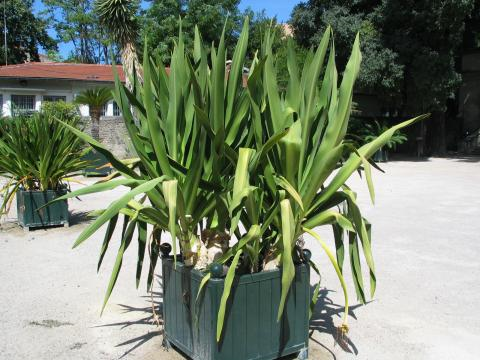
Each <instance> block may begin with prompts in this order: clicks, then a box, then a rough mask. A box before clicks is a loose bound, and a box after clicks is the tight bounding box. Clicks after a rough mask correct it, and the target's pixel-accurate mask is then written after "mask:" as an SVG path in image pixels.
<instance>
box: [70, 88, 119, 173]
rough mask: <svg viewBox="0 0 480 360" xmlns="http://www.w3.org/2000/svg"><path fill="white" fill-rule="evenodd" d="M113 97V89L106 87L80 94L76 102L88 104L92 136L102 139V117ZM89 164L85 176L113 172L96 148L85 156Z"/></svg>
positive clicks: (98, 139) (87, 90)
mask: <svg viewBox="0 0 480 360" xmlns="http://www.w3.org/2000/svg"><path fill="white" fill-rule="evenodd" d="M111 99H112V90H111V89H109V88H106V87H96V88H92V89H86V90H84V91H82V92H81V93H80V94H78V95H77V96H76V98H75V102H76V103H77V104H81V105H88V111H89V113H90V120H91V134H92V137H93V138H94V139H95V140H97V141H100V117H101V115H102V110H103V108H104V106H105V105H106V104H107V103H108V102H109V101H110V100H111ZM84 159H85V160H86V161H87V162H88V164H89V165H88V166H87V167H85V169H84V175H85V176H107V175H108V174H110V172H111V167H110V166H109V165H108V161H107V159H106V158H105V157H104V156H103V155H102V154H100V153H98V152H96V151H95V150H91V151H89V152H87V153H86V154H85V158H84Z"/></svg>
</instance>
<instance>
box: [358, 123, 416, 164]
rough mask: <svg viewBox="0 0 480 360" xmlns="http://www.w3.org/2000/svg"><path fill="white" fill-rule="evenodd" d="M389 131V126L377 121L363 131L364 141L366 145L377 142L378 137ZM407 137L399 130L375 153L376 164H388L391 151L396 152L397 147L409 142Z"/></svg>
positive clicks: (366, 126) (367, 125)
mask: <svg viewBox="0 0 480 360" xmlns="http://www.w3.org/2000/svg"><path fill="white" fill-rule="evenodd" d="M386 130H388V126H387V125H386V124H385V123H380V122H378V121H377V120H375V121H374V122H373V123H370V124H366V125H365V127H364V128H363V131H362V139H363V142H364V143H368V142H371V141H373V140H375V139H376V138H377V137H378V136H380V135H381V134H383V133H384V132H385V131H386ZM407 140H408V139H407V136H406V135H405V134H404V133H403V132H402V131H400V130H397V131H396V132H395V133H393V135H392V136H391V137H390V139H389V140H388V141H387V142H386V143H385V145H384V146H382V147H381V148H380V149H378V150H377V152H375V154H374V155H373V160H374V161H376V162H387V161H388V152H389V150H395V149H396V148H397V145H400V144H403V143H404V142H405V141H407Z"/></svg>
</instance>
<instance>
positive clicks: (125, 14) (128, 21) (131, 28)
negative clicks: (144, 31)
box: [94, 0, 139, 44]
mask: <svg viewBox="0 0 480 360" xmlns="http://www.w3.org/2000/svg"><path fill="white" fill-rule="evenodd" d="M94 6H95V13H96V14H97V15H98V17H99V21H100V24H101V25H102V26H104V27H105V29H106V30H107V31H108V33H109V35H110V36H111V37H112V38H113V40H114V41H115V42H116V43H119V44H124V43H127V42H132V43H133V42H135V39H136V37H137V35H138V19H137V12H138V8H139V1H138V0H95V4H94Z"/></svg>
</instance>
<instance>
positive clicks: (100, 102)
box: [75, 87, 112, 108]
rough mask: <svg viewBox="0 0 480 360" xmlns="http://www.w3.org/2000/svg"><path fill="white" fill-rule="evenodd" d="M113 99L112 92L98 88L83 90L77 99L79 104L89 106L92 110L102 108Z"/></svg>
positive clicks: (104, 88)
mask: <svg viewBox="0 0 480 360" xmlns="http://www.w3.org/2000/svg"><path fill="white" fill-rule="evenodd" d="M111 99H112V90H111V89H109V88H106V87H96V88H91V89H86V90H83V91H82V92H81V93H80V94H78V95H77V97H76V98H75V102H76V103H77V104H83V105H88V106H89V107H91V108H102V107H103V106H104V105H105V104H106V103H107V102H109V101H110V100H111Z"/></svg>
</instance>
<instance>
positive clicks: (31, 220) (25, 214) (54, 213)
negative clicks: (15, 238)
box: [16, 189, 69, 230]
mask: <svg viewBox="0 0 480 360" xmlns="http://www.w3.org/2000/svg"><path fill="white" fill-rule="evenodd" d="M65 193H66V190H65V189H62V190H58V191H55V190H47V191H25V190H19V191H17V194H16V196H17V217H18V223H19V224H20V225H21V226H22V227H23V228H24V229H25V230H29V229H31V228H36V227H45V226H57V225H64V226H68V225H69V222H68V221H69V214H68V202H67V200H64V201H58V202H55V203H53V204H51V205H49V206H46V207H44V208H42V209H40V208H41V207H42V206H44V205H45V204H47V203H48V202H50V201H52V200H54V199H56V198H57V197H59V196H62V195H64V194H65Z"/></svg>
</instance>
